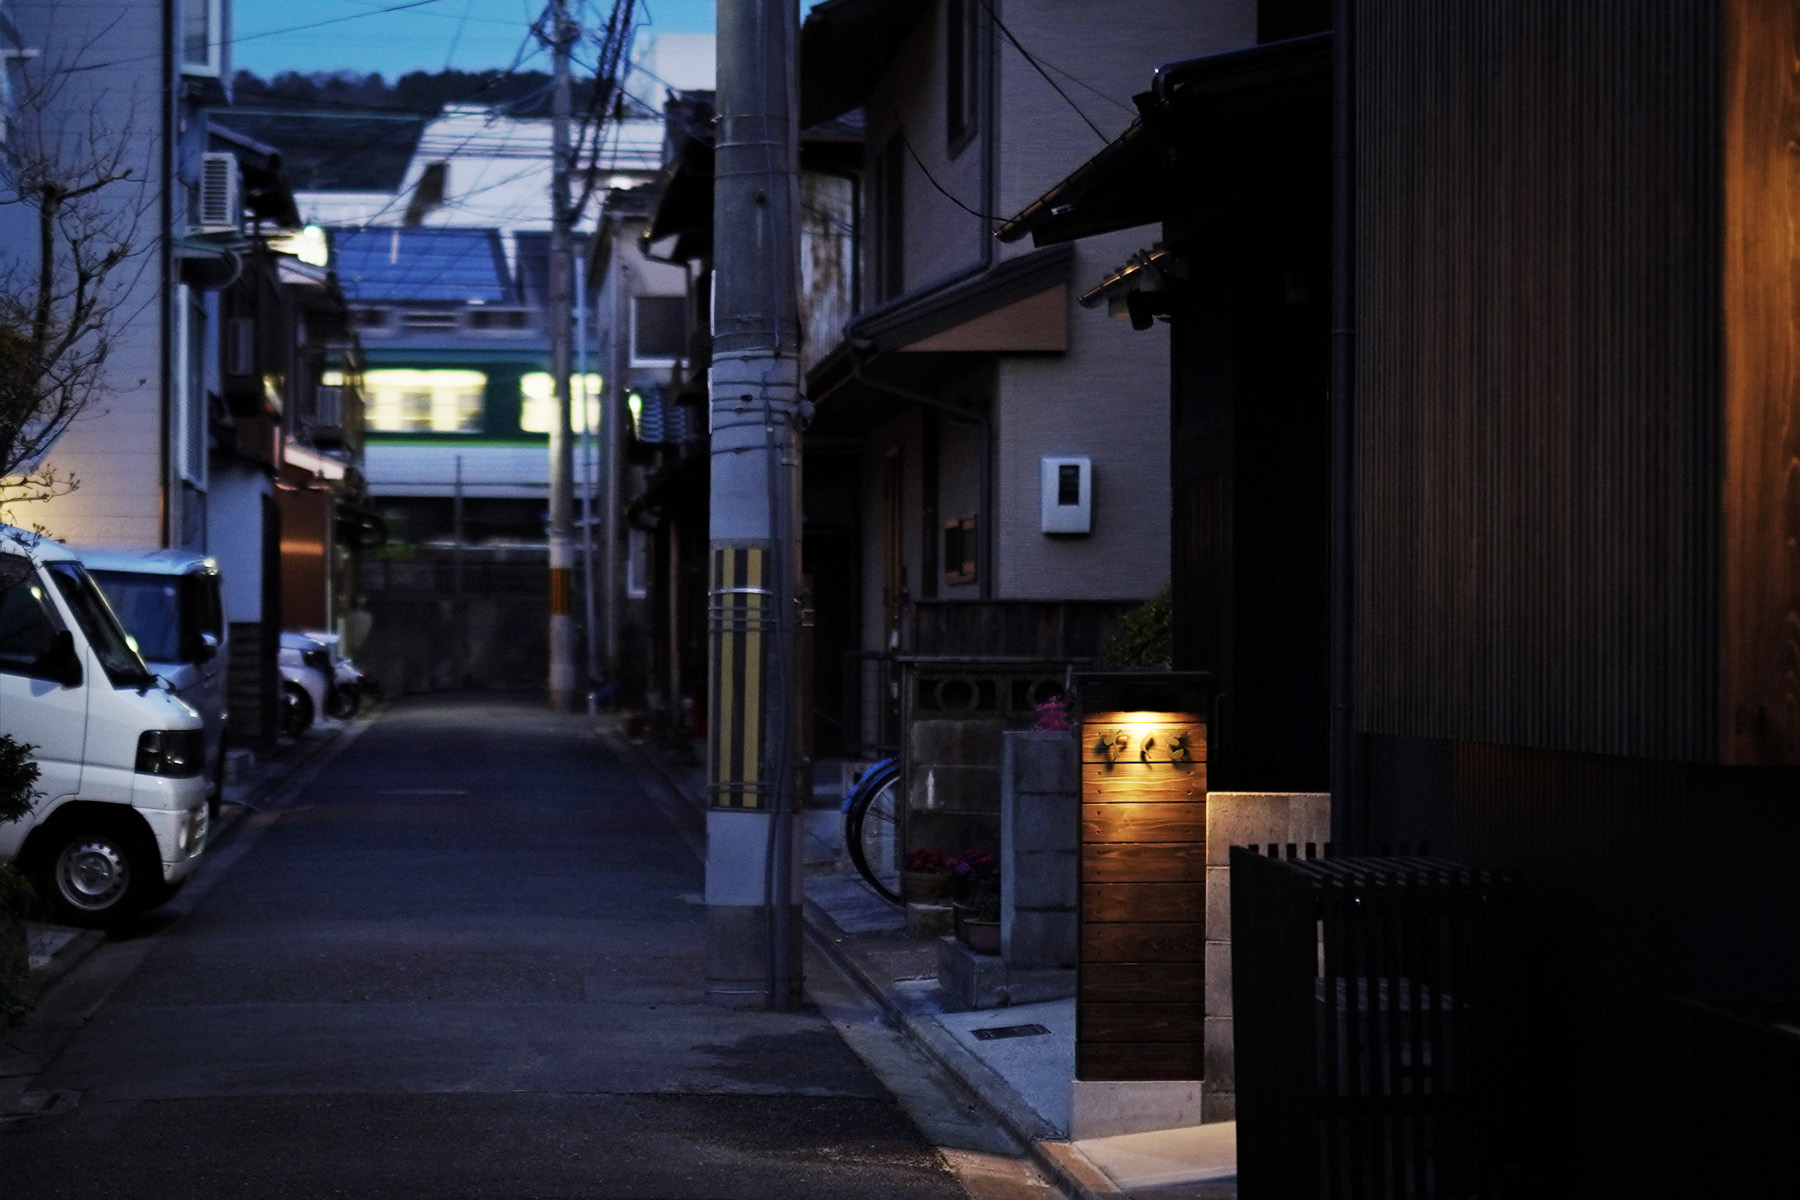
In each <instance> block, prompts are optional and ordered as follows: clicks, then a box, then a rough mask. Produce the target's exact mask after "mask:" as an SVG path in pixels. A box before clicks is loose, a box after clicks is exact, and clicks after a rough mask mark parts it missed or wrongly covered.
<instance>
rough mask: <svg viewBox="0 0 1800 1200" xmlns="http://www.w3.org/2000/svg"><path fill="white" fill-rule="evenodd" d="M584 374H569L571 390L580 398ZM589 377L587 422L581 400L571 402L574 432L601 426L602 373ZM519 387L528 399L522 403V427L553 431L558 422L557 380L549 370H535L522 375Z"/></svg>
mask: <svg viewBox="0 0 1800 1200" xmlns="http://www.w3.org/2000/svg"><path fill="white" fill-rule="evenodd" d="M583 378H584V377H583V376H581V375H571V376H569V391H570V392H571V393H573V394H574V397H573V398H574V399H575V400H577V401H579V400H580V398H581V390H582V380H583ZM585 378H586V380H587V421H586V423H583V421H582V419H581V417H582V413H581V408H582V406H581V404H580V403H575V404H573V405H571V406H570V409H569V426H570V429H571V431H572V432H574V433H582V432H585V431H588V430H593V429H598V428H599V427H600V376H599V375H597V374H593V373H590V374H588V375H587V376H585ZM519 391H520V392H522V393H524V401H523V403H522V404H520V406H519V428H520V429H523V430H524V431H525V432H526V433H549V432H550V428H551V426H552V425H554V424H555V423H556V380H554V379H552V378H551V377H550V374H549V372H547V371H533V372H531V373H530V374H529V375H522V376H520V377H519Z"/></svg>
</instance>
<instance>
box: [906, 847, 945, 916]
mask: <svg viewBox="0 0 1800 1200" xmlns="http://www.w3.org/2000/svg"><path fill="white" fill-rule="evenodd" d="M900 894H901V896H903V897H904V898H905V900H906V902H907V903H908V904H942V903H943V902H944V901H945V900H946V899H948V898H949V895H950V867H949V864H948V863H947V862H946V861H945V859H944V856H943V854H942V853H941V852H940V851H937V850H932V849H929V848H927V847H924V846H921V847H919V848H918V849H917V850H914V851H912V852H911V853H910V854H908V855H907V856H906V869H905V870H904V871H902V872H901V873H900Z"/></svg>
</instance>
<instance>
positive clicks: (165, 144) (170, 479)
mask: <svg viewBox="0 0 1800 1200" xmlns="http://www.w3.org/2000/svg"><path fill="white" fill-rule="evenodd" d="M162 16H163V20H162V25H163V30H162V31H163V55H162V60H163V61H162V77H163V89H162V94H163V105H162V121H163V138H162V169H163V187H162V203H161V206H160V208H161V213H162V231H161V236H160V237H158V238H157V251H158V254H159V255H160V257H161V262H160V263H159V264H158V267H159V269H160V271H161V274H162V305H161V307H162V371H161V372H160V374H161V375H162V379H161V380H159V381H158V383H159V385H160V386H159V387H158V389H157V393H158V399H159V401H160V405H161V414H160V415H161V418H162V438H161V439H160V440H161V442H162V462H161V464H160V469H161V472H162V544H163V545H164V546H173V545H174V544H175V535H176V532H177V530H176V522H177V519H178V518H177V517H176V514H175V505H176V500H177V498H178V497H179V496H180V495H181V492H180V487H181V485H180V482H179V481H178V480H177V479H176V478H175V456H174V454H172V453H171V452H170V451H171V447H170V445H169V439H170V438H171V437H172V436H174V432H175V431H174V416H175V413H174V407H175V393H174V390H173V389H174V382H173V380H174V374H175V355H176V354H177V353H178V352H179V351H178V348H177V347H176V345H175V247H174V244H173V243H174V237H175V188H176V186H177V185H178V184H179V183H180V176H179V167H180V163H181V155H180V149H179V147H177V146H176V144H175V139H176V137H177V133H178V129H179V126H180V115H181V88H180V79H179V77H178V76H177V73H176V70H175V63H176V59H177V57H178V56H179V55H180V53H181V45H180V43H179V42H178V41H177V40H176V35H177V33H178V30H177V29H176V27H175V6H174V5H173V4H165V5H163V14H162ZM277 469H278V470H279V468H277Z"/></svg>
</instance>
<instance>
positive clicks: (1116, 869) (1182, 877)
mask: <svg viewBox="0 0 1800 1200" xmlns="http://www.w3.org/2000/svg"><path fill="white" fill-rule="evenodd" d="M1205 878H1206V847H1205V846H1204V845H1201V844H1199V843H1196V842H1177V843H1173V844H1164V845H1158V844H1154V843H1150V844H1144V843H1136V844H1127V845H1113V846H1109V845H1104V844H1102V845H1094V846H1090V847H1088V848H1087V849H1085V850H1083V851H1082V853H1081V881H1082V882H1083V883H1130V882H1140V883H1176V882H1181V881H1193V882H1200V881H1203V880H1204V879H1205Z"/></svg>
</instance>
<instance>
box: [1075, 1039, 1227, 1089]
mask: <svg viewBox="0 0 1800 1200" xmlns="http://www.w3.org/2000/svg"><path fill="white" fill-rule="evenodd" d="M1204 1071H1205V1065H1204V1061H1203V1054H1202V1049H1201V1046H1200V1044H1199V1043H1198V1042H1195V1043H1193V1044H1192V1045H1189V1044H1187V1043H1184V1042H1151V1043H1141V1042H1140V1043H1124V1042H1082V1041H1077V1042H1076V1043H1075V1078H1077V1079H1092V1080H1108V1079H1201V1078H1204Z"/></svg>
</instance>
